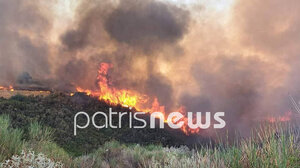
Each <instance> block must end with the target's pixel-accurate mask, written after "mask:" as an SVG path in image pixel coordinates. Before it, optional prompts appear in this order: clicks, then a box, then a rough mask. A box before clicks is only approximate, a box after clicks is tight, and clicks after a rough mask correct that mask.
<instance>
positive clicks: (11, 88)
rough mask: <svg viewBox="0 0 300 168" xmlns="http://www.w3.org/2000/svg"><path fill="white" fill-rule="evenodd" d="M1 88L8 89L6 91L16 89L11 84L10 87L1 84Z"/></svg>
mask: <svg viewBox="0 0 300 168" xmlns="http://www.w3.org/2000/svg"><path fill="white" fill-rule="evenodd" d="M0 90H6V91H11V92H13V91H15V89H14V88H13V87H12V86H11V85H10V86H9V87H5V86H0Z"/></svg>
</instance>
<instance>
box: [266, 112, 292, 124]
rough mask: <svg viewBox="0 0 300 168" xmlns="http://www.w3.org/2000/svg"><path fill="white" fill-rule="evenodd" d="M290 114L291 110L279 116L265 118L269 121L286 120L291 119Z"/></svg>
mask: <svg viewBox="0 0 300 168" xmlns="http://www.w3.org/2000/svg"><path fill="white" fill-rule="evenodd" d="M291 115H292V112H288V113H286V114H285V115H284V116H279V117H269V118H268V119H267V121H269V122H271V123H275V122H287V121H290V120H291Z"/></svg>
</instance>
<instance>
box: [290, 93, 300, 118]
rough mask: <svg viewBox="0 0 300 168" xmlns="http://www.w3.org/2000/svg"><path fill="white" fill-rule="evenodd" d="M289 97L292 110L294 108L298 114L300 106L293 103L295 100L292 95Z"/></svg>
mask: <svg viewBox="0 0 300 168" xmlns="http://www.w3.org/2000/svg"><path fill="white" fill-rule="evenodd" d="M289 97H290V100H291V102H292V104H293V106H294V108H295V109H296V111H297V112H298V113H299V114H300V106H299V103H297V102H296V101H295V99H294V98H293V96H292V95H289Z"/></svg>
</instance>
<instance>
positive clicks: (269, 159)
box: [0, 96, 300, 168]
mask: <svg viewBox="0 0 300 168" xmlns="http://www.w3.org/2000/svg"><path fill="white" fill-rule="evenodd" d="M59 97H60V96H58V97H56V98H55V99H57V98H59ZM49 99H50V100H53V99H51V98H48V99H47V98H46V100H44V99H42V98H33V97H22V96H19V97H14V98H12V99H10V100H6V99H3V100H1V101H0V108H1V109H4V108H8V109H9V110H11V111H12V112H11V113H8V112H5V114H4V115H0V163H1V164H0V165H1V166H2V167H3V168H6V167H22V166H23V167H29V166H31V167H38V168H39V167H41V168H43V166H44V167H49V168H56V167H67V168H68V167H71V168H73V167H74V168H99V167H103V168H109V167H112V168H122V167H138V168H139V167H141V168H144V167H145V168H146V167H147V168H148V167H150V168H160V167H169V168H178V167H179V168H186V167H193V168H194V167H201V168H202V167H216V168H217V167H230V168H231V167H233V168H234V167H237V168H238V167H255V168H260V167H270V168H273V167H275V168H277V167H278V168H285V167H290V168H296V167H300V150H299V148H300V136H299V134H300V132H299V130H300V129H299V128H298V127H296V126H288V125H282V124H264V125H263V126H261V127H260V128H259V129H255V130H254V131H253V135H252V136H251V137H249V138H246V139H243V138H236V141H235V142H234V143H233V144H227V143H225V144H224V143H219V144H215V145H211V146H203V147H201V148H198V149H197V148H193V149H191V148H188V147H186V146H180V147H179V146H177V147H166V146H163V144H161V145H159V144H157V143H153V144H151V141H148V142H149V143H148V144H141V145H140V144H137V143H126V142H125V141H122V139H117V138H116V137H117V136H115V135H114V134H112V135H111V136H112V137H113V138H107V137H108V135H107V134H106V133H100V134H101V135H104V136H106V138H107V140H106V141H102V142H103V143H102V144H98V145H99V146H98V147H97V148H95V150H92V152H89V153H81V154H80V155H78V153H74V151H76V149H74V150H70V149H69V148H66V146H67V145H68V143H67V142H65V141H64V143H59V141H58V140H62V139H63V138H66V139H67V140H70V143H71V144H72V143H73V145H74V144H77V145H78V144H79V148H83V147H84V146H80V145H84V144H85V143H87V145H89V144H88V143H89V142H93V141H94V140H91V141H88V142H82V143H78V142H77V141H74V140H73V138H72V137H68V134H64V132H63V131H62V132H59V129H58V128H62V127H55V126H54V125H55V124H53V125H52V124H51V122H44V121H45V119H46V118H47V117H48V118H51V117H52V115H51V114H50V113H47V109H44V108H45V107H48V106H46V105H45V104H47V105H49V104H51V101H50V100H49ZM55 99H54V100H55ZM40 101H42V103H40ZM43 101H46V102H48V103H49V104H48V103H44V104H43ZM61 101H62V100H61ZM24 102H26V103H24ZM33 102H36V103H33ZM27 103H28V104H30V105H31V106H33V105H34V104H35V105H34V106H38V107H41V108H42V110H46V112H45V114H43V115H45V117H41V116H42V114H41V113H38V112H36V110H37V108H34V107H30V106H27ZM54 104H55V103H54V102H53V106H58V105H61V104H63V103H62V102H60V103H58V104H56V105H54ZM66 104H67V103H66ZM71 105H74V104H72V103H71ZM71 105H70V106H68V108H71ZM64 107H65V106H64V105H62V106H61V108H62V109H64ZM49 108H51V107H50V106H49ZM56 108H57V107H56ZM72 108H75V107H72ZM20 109H22V110H23V113H22V114H19V115H18V116H16V115H17V114H16V112H15V111H17V110H20ZM30 109H31V111H30ZM51 109H52V110H53V109H54V108H51ZM66 111H67V110H66ZM19 113H20V112H19ZM25 113H26V114H25ZM62 113H63V112H62ZM55 114H56V115H59V112H55ZM29 116H32V117H29ZM15 117H19V118H15ZM36 118H38V119H39V120H37V119H36ZM60 118H64V115H61V116H60ZM66 118H68V117H66ZM51 119H54V120H55V122H56V123H57V124H58V125H60V124H61V123H59V121H60V122H62V123H64V120H57V119H56V118H51ZM24 121H26V122H24ZM37 121H39V122H37ZM45 123H46V124H45ZM62 125H63V124H62ZM67 126H68V125H67ZM91 130H92V129H91ZM123 131H126V130H123ZM147 131H149V130H147ZM89 133H91V132H89ZM92 133H94V132H92ZM97 133H98V134H99V132H97ZM149 133H150V134H151V132H149ZM152 133H153V132H152ZM161 133H162V134H163V135H166V134H164V132H161ZM82 134H83V132H82ZM141 134H142V133H141ZM143 134H146V133H145V132H143ZM64 135H66V136H65V137H60V136H64ZM84 135H85V136H91V137H89V138H91V139H92V138H95V139H96V140H95V141H97V140H99V139H98V136H97V135H92V134H91V135H89V134H84ZM156 135H159V134H157V133H156ZM114 138H115V139H116V140H113V139H114ZM223 142H224V140H223ZM225 142H227V141H226V140H225ZM70 146H71V145H70ZM72 147H74V146H72ZM88 147H89V146H88ZM81 152H82V151H81ZM16 165H17V166H16ZM21 165H22V166H21ZM24 165H26V166H24ZM1 166H0V167H1Z"/></svg>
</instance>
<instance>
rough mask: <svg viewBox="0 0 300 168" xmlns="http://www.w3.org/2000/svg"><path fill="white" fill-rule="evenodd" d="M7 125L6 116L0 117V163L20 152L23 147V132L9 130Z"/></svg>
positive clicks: (7, 119) (7, 118)
mask: <svg viewBox="0 0 300 168" xmlns="http://www.w3.org/2000/svg"><path fill="white" fill-rule="evenodd" d="M9 123H10V120H9V117H8V116H7V115H1V116H0V162H1V161H3V160H5V159H7V158H9V157H11V156H12V155H13V154H17V153H19V152H21V150H22V147H23V141H22V134H23V132H22V131H21V130H19V129H12V128H10V125H9Z"/></svg>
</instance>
